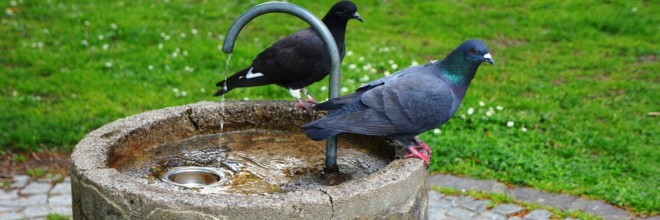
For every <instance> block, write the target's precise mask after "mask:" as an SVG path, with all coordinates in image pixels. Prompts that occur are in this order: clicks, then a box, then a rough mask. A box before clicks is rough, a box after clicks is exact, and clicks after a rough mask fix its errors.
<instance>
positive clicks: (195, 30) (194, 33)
mask: <svg viewBox="0 0 660 220" xmlns="http://www.w3.org/2000/svg"><path fill="white" fill-rule="evenodd" d="M190 33H191V34H192V35H197V33H198V31H197V29H195V28H193V29H190Z"/></svg>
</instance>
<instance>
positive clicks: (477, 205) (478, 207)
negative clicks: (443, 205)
mask: <svg viewBox="0 0 660 220" xmlns="http://www.w3.org/2000/svg"><path fill="white" fill-rule="evenodd" d="M490 203H491V201H490V200H474V201H471V202H468V203H466V204H464V205H462V207H463V208H465V209H467V210H470V211H473V212H483V211H485V210H486V208H487V206H488V205H489V204H490Z"/></svg>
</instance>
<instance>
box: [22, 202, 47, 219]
mask: <svg viewBox="0 0 660 220" xmlns="http://www.w3.org/2000/svg"><path fill="white" fill-rule="evenodd" d="M49 211H50V209H49V208H48V206H45V205H39V206H30V207H27V208H25V210H23V213H24V214H25V217H27V218H29V219H34V218H38V217H45V216H47V215H48V213H49Z"/></svg>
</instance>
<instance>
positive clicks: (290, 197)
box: [71, 101, 428, 218]
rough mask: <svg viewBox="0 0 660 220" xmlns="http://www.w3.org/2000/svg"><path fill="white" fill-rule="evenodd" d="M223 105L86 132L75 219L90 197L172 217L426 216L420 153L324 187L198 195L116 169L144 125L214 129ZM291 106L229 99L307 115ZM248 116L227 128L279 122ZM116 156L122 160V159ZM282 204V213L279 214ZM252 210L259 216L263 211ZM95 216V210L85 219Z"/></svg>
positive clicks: (75, 173)
mask: <svg viewBox="0 0 660 220" xmlns="http://www.w3.org/2000/svg"><path fill="white" fill-rule="evenodd" d="M218 106H219V104H218V103H215V102H199V103H194V104H189V105H184V106H177V107H170V108H165V109H161V110H155V111H150V112H145V113H141V114H138V115H134V116H130V117H127V118H123V119H120V120H117V121H115V122H112V123H110V124H107V125H105V126H103V127H101V128H99V129H97V130H95V131H92V132H90V133H89V134H88V135H86V136H85V137H84V138H83V140H81V141H80V142H79V144H78V145H77V146H76V148H75V149H74V152H73V154H72V156H71V158H72V159H71V162H72V188H73V200H74V218H81V216H86V215H85V212H83V209H84V207H83V206H84V204H86V203H89V202H97V203H103V206H104V207H106V208H107V209H108V210H110V211H105V212H106V213H115V214H117V215H118V216H121V217H129V216H132V217H139V216H147V217H148V216H152V217H156V216H162V215H167V216H171V215H174V214H173V213H175V214H176V213H178V212H181V211H192V212H196V213H198V214H200V215H209V214H210V215H212V216H225V214H226V213H227V212H228V211H231V210H234V211H239V212H241V213H245V212H250V211H247V210H264V211H268V212H270V214H271V216H273V217H275V218H278V216H279V217H282V218H287V217H291V216H292V214H291V213H289V212H292V213H294V214H295V212H298V215H297V216H307V215H312V214H313V216H317V217H322V218H328V217H330V218H332V217H335V218H337V217H341V216H360V215H362V216H372V217H374V216H379V215H384V214H387V213H399V214H397V215H399V216H400V215H404V214H405V213H408V214H409V215H410V216H416V217H422V216H424V217H425V216H426V209H427V203H428V201H427V196H428V181H427V180H428V172H427V170H426V168H425V166H424V165H423V163H422V162H421V161H420V160H414V159H409V160H401V159H397V160H393V161H392V162H391V163H390V164H388V165H387V166H386V167H385V168H384V169H382V170H380V171H378V172H376V173H374V174H372V175H370V176H367V177H365V178H363V179H361V180H360V181H351V182H348V183H344V184H340V185H336V186H325V187H321V188H320V189H311V190H303V191H296V192H285V193H273V194H261V195H242V194H199V193H197V192H195V191H181V190H167V189H163V188H162V187H156V186H152V185H149V184H146V183H145V182H139V181H135V180H131V179H125V178H121V175H122V174H121V173H120V172H119V171H118V170H117V169H116V168H113V167H110V166H109V164H111V163H113V161H111V159H112V158H111V155H113V154H117V155H121V154H122V153H125V152H122V151H123V150H125V149H120V148H118V147H117V146H116V145H117V143H121V142H122V141H124V142H125V141H127V140H128V139H130V138H134V137H141V136H140V135H144V132H145V131H149V130H150V129H153V128H162V130H158V132H160V133H159V134H160V135H162V138H163V139H164V140H176V139H180V138H185V137H189V136H192V135H195V134H200V133H204V132H214V131H215V129H216V128H214V127H213V126H214V122H213V120H209V119H211V118H213V117H218V116H220V114H219V113H218V111H217V108H218ZM292 106H293V104H292V103H291V102H284V101H248V102H227V103H225V110H226V112H225V113H226V114H229V115H232V114H245V115H249V116H250V117H266V118H268V117H271V115H270V114H271V113H273V112H270V111H271V110H272V109H279V110H281V111H282V112H285V113H286V114H282V115H277V116H276V117H288V115H289V114H291V113H293V115H294V116H291V117H295V118H279V119H282V120H287V121H286V123H290V120H300V118H301V117H305V116H301V115H296V114H298V113H300V111H299V110H296V109H294V108H292ZM296 111H298V113H296ZM304 114H306V113H304ZM274 117H275V116H274ZM307 117H309V116H307ZM216 119H217V118H216ZM248 119H249V117H247V118H246V119H245V120H242V119H241V120H236V121H228V124H226V125H225V129H227V127H228V126H227V125H229V130H231V126H232V125H234V126H237V127H241V126H247V127H250V126H257V127H259V126H275V125H270V124H261V123H259V122H255V121H250V120H248ZM305 120H307V121H309V120H311V119H310V118H306V119H305ZM145 127H146V129H145ZM171 127H174V128H171ZM168 129H169V130H168ZM175 129H176V131H175ZM136 140H137V141H136V142H135V143H143V142H144V143H151V142H149V140H141V139H139V138H137V139H136ZM113 147H114V149H113ZM129 153H130V152H129ZM114 163H115V164H117V162H116V161H115V162H114ZM77 188H80V189H77ZM86 193H92V194H94V193H96V194H98V195H96V197H95V199H96V200H98V201H91V200H90V199H88V198H85V195H82V194H86ZM83 200H90V201H83ZM397 200H401V201H397ZM77 203H78V204H77ZM106 203H107V204H106ZM356 203H357V204H356ZM360 203H364V204H360ZM399 203H402V204H403V203H406V204H407V206H406V205H404V206H402V207H398V208H397V207H396V206H397V204H399ZM280 206H281V207H280ZM390 206H391V207H390ZM282 207H284V208H282ZM411 208H412V209H411ZM282 209H292V210H282ZM392 209H395V210H392ZM396 209H399V210H396ZM280 211H281V212H282V213H279V212H280ZM87 212H91V211H89V210H88V211H87ZM262 212H263V211H262ZM285 212H286V213H285ZM154 213H156V214H154ZM163 213H166V214H163ZM249 214H250V213H247V214H239V215H235V216H233V217H237V216H243V217H246V216H250V215H249ZM252 214H254V215H252V216H259V213H258V212H257V211H254V213H252ZM87 215H91V214H87ZM94 217H97V216H86V217H85V218H94Z"/></svg>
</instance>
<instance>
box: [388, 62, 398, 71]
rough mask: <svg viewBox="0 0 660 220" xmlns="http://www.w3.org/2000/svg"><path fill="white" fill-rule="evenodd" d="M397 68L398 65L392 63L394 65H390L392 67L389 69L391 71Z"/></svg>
mask: <svg viewBox="0 0 660 220" xmlns="http://www.w3.org/2000/svg"><path fill="white" fill-rule="evenodd" d="M398 67H399V65H396V63H394V64H392V65H391V66H390V68H391V69H393V70H395V69H396V68H398Z"/></svg>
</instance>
